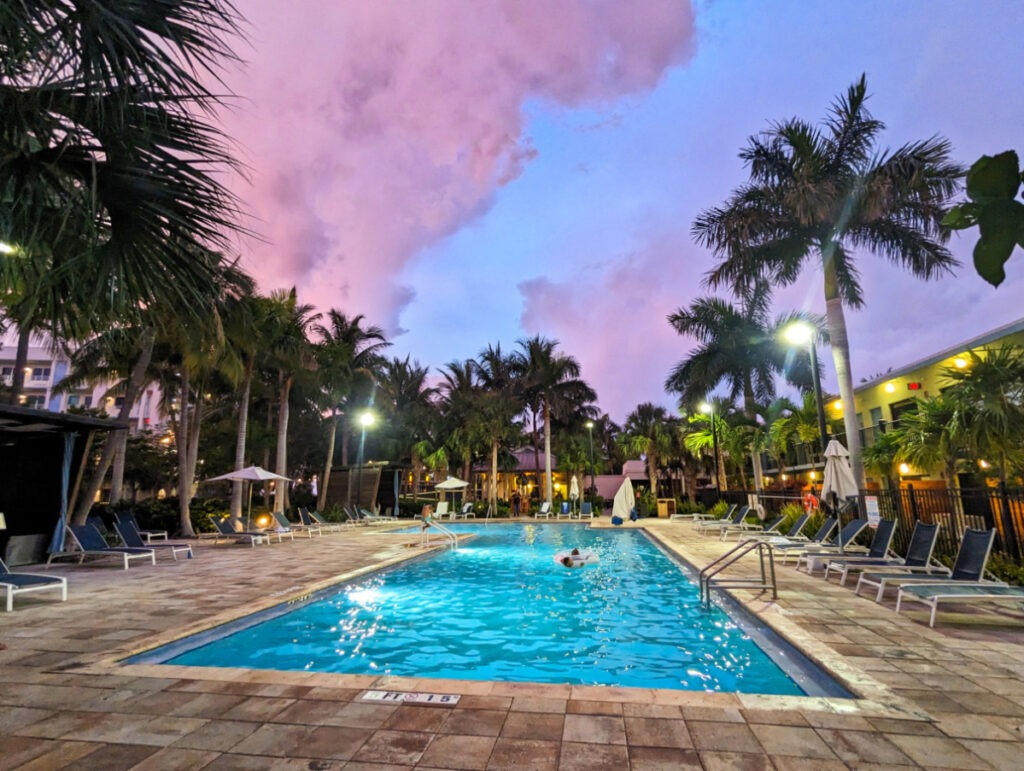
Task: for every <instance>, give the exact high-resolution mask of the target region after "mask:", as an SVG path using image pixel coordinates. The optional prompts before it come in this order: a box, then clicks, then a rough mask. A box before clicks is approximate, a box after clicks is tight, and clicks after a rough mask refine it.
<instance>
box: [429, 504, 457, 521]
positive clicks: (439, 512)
mask: <svg viewBox="0 0 1024 771" xmlns="http://www.w3.org/2000/svg"><path fill="white" fill-rule="evenodd" d="M448 514H449V512H448V501H438V502H437V506H435V507H434V517H435V518H436V519H444V518H445V517H447V516H448ZM451 518H452V519H455V512H454V511H453V512H451Z"/></svg>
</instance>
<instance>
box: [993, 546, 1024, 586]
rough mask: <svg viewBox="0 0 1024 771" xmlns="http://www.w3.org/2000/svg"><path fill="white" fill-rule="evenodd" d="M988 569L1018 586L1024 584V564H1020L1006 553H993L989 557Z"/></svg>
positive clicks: (1003, 579) (1002, 579)
mask: <svg viewBox="0 0 1024 771" xmlns="http://www.w3.org/2000/svg"><path fill="white" fill-rule="evenodd" d="M988 569H989V572H990V573H992V575H994V576H995V577H996V578H998V579H999V580H1000V581H1006V583H1008V584H1014V585H1016V586H1022V585H1024V565H1018V564H1017V563H1016V562H1014V561H1013V560H1011V559H1010V558H1009V557H1007V556H1006V555H1005V554H993V555H992V556H991V557H990V558H989V561H988Z"/></svg>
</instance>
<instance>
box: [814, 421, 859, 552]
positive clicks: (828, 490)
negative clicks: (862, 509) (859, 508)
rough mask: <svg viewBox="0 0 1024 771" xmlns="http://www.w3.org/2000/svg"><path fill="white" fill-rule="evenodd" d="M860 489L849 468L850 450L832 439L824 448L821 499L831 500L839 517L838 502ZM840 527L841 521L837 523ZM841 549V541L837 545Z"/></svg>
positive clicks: (852, 495) (854, 495) (854, 494)
mask: <svg viewBox="0 0 1024 771" xmlns="http://www.w3.org/2000/svg"><path fill="white" fill-rule="evenodd" d="M859 492H860V490H859V489H858V488H857V481H856V480H855V479H854V478H853V469H851V468H850V452H849V450H847V449H846V448H845V447H844V446H843V445H842V443H841V442H840V441H839V440H838V439H833V440H832V441H830V442H829V443H828V447H826V448H825V473H824V475H823V478H822V483H821V499H822V500H823V501H831V502H832V505H833V508H834V509H835V512H836V516H837V517H839V516H840V515H839V505H838V504H839V502H840V501H845V500H846V499H847V498H851V497H856V496H857V494H858V493H859ZM839 525H840V527H842V522H840V523H839ZM839 548H840V550H842V543H840V545H839Z"/></svg>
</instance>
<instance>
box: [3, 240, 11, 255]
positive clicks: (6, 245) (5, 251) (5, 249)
mask: <svg viewBox="0 0 1024 771" xmlns="http://www.w3.org/2000/svg"><path fill="white" fill-rule="evenodd" d="M0 254H14V247H13V246H11V245H10V244H9V243H7V242H5V241H0Z"/></svg>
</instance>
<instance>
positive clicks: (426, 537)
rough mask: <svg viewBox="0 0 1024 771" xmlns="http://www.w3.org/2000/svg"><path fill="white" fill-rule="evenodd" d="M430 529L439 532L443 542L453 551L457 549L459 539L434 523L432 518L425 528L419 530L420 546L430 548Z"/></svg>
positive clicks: (445, 528) (440, 525)
mask: <svg viewBox="0 0 1024 771" xmlns="http://www.w3.org/2000/svg"><path fill="white" fill-rule="evenodd" d="M421 521H422V520H421ZM431 528H433V529H434V530H437V531H438V532H440V533H441V534H442V535H443V536H444V539H445V541H447V542H448V545H449V546H451V547H452V548H453V549H458V548H459V537H458V536H457V535H455V533H453V532H452V531H451V530H449V529H448V528H447V527H445V526H444V525H442V524H441V523H440V522H437V521H435V520H434V519H433V517H431V519H430V521H429V522H428V523H427V527H425V528H423V529H422V530H420V546H430V529H431Z"/></svg>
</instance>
